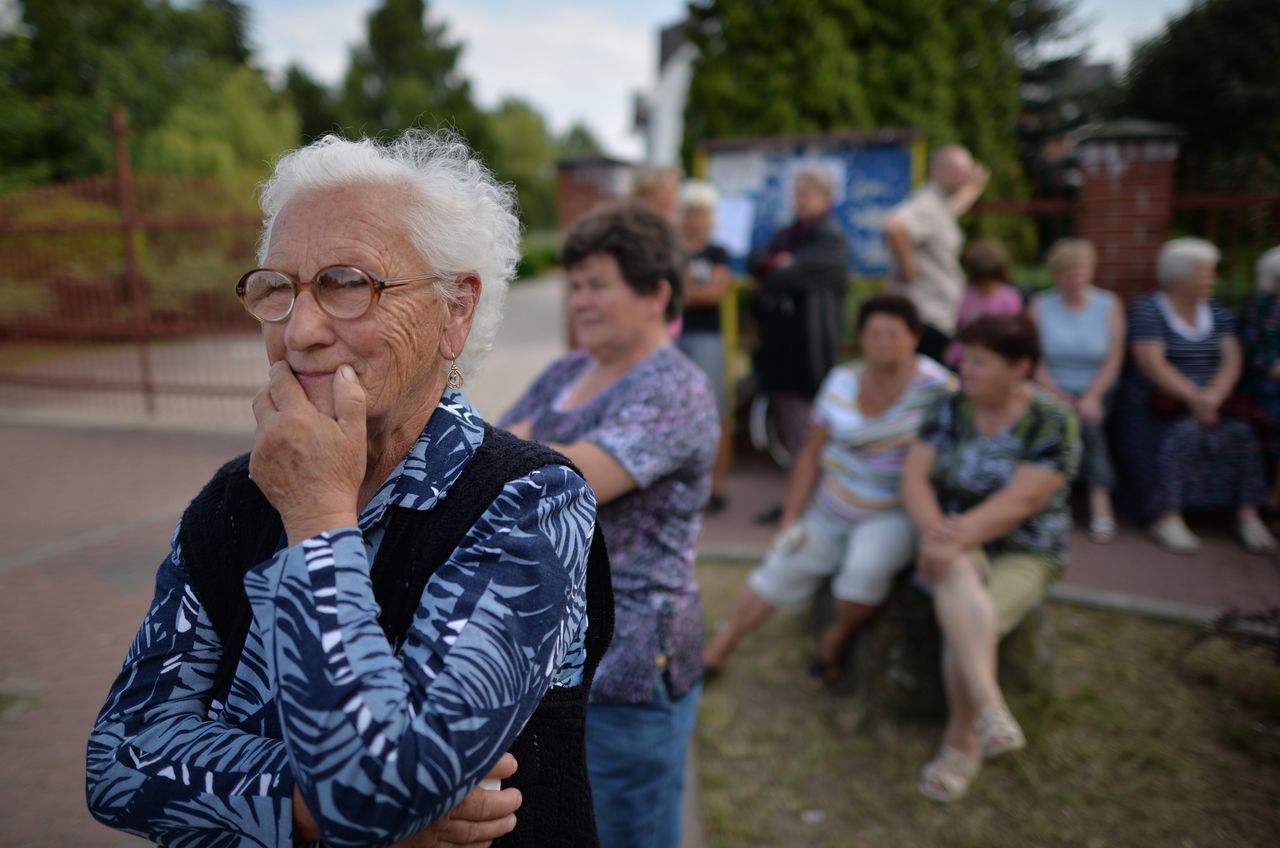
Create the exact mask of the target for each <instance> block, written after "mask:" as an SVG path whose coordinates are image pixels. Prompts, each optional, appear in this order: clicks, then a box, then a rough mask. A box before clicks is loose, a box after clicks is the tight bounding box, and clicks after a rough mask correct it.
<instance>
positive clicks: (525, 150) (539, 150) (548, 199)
mask: <svg viewBox="0 0 1280 848" xmlns="http://www.w3.org/2000/svg"><path fill="white" fill-rule="evenodd" d="M488 122H489V131H490V134H491V137H492V153H491V155H490V161H489V164H490V166H491V167H492V168H493V171H494V173H495V174H496V175H497V176H498V178H499V179H502V180H509V181H511V182H513V183H515V186H516V191H517V193H518V194H519V196H520V212H521V217H522V218H523V219H524V222H525V225H526V226H527V227H529V228H530V229H536V228H540V227H550V226H553V225H554V224H555V216H556V183H555V180H556V174H555V160H556V154H557V152H558V144H557V142H556V139H555V138H554V137H553V136H552V134H551V132H550V130H548V129H547V124H546V122H545V121H544V120H543V118H542V115H541V114H539V113H538V110H537V109H535V108H534V107H533V106H532V105H530V104H529V103H527V102H525V101H523V100H518V99H515V98H508V99H507V100H504V101H502V103H501V104H500V105H499V106H498V108H497V109H495V110H494V111H493V112H491V113H489V116H488Z"/></svg>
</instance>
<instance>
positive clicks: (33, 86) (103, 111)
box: [0, 0, 289, 186]
mask: <svg viewBox="0 0 1280 848" xmlns="http://www.w3.org/2000/svg"><path fill="white" fill-rule="evenodd" d="M245 15H246V13H245V11H244V7H243V6H242V5H241V4H240V3H236V2H231V0H203V2H200V3H196V4H190V5H186V4H184V5H183V6H174V5H172V4H171V3H169V2H167V0H96V2H93V3H84V2H80V0H39V2H27V3H24V4H23V6H22V19H21V23H20V25H19V26H18V27H17V28H16V29H15V30H13V31H12V32H10V33H8V34H6V35H5V36H4V37H3V39H2V40H0V74H2V75H3V76H2V77H0V104H3V105H4V106H5V116H6V121H5V122H4V123H5V124H7V127H6V132H5V137H4V139H3V140H2V141H0V155H3V157H4V159H3V160H2V161H0V165H2V166H3V168H2V169H0V170H3V172H4V173H5V175H6V178H5V184H7V185H8V186H16V185H20V184H29V183H30V182H36V181H43V180H50V179H67V178H70V177H77V176H83V175H88V174H100V173H107V172H109V171H111V170H112V169H113V168H114V163H115V156H114V150H113V147H112V140H111V134H110V129H109V128H110V114H111V110H112V109H113V108H114V107H115V106H117V105H119V106H123V107H124V108H125V110H126V112H127V114H128V117H129V121H130V125H131V128H132V129H133V131H134V133H135V134H136V135H138V136H141V137H142V138H143V139H144V142H145V140H146V138H147V136H148V135H149V134H151V133H155V132H158V131H160V130H161V128H164V131H163V134H164V137H165V139H166V143H165V145H162V146H164V147H166V148H167V149H173V148H174V146H175V145H177V144H178V142H177V134H178V133H179V132H180V129H179V128H181V127H183V126H187V127H190V128H191V132H192V133H193V135H192V136H191V137H190V138H188V139H187V141H186V142H184V143H185V144H186V146H188V147H191V148H194V147H199V146H201V145H203V143H204V142H203V139H202V138H201V137H200V135H201V134H202V133H203V132H204V131H205V130H207V129H208V127H207V126H205V125H204V124H202V123H201V122H195V123H197V124H200V126H199V128H197V127H195V126H194V125H193V121H192V118H191V116H190V115H188V116H187V117H180V118H177V119H175V118H173V112H174V110H175V109H183V108H186V109H188V110H189V109H191V108H193V106H192V104H195V103H205V104H206V105H208V104H210V103H213V102H220V101H218V99H217V98H213V100H212V101H211V100H210V97H211V93H213V92H218V91H221V90H222V89H223V87H224V85H225V84H227V83H228V81H229V80H232V81H233V83H234V84H235V85H239V86H241V88H242V89H244V86H246V85H248V84H249V83H248V82H247V81H246V79H247V78H246V77H245V76H244V73H248V74H252V75H255V76H257V77H258V79H259V81H261V75H260V74H259V73H258V72H257V71H253V70H252V69H249V68H248V67H247V66H246V65H245V64H244V59H245V58H246V57H247V56H248V46H247V44H246V41H245V24H246V17H245ZM242 72H243V73H242ZM233 78H234V80H239V82H235V81H234V80H233ZM261 84H262V85H265V83H261ZM246 90H247V89H246ZM250 102H258V103H261V102H262V101H261V100H258V101H252V100H251V101H250ZM239 105H241V106H243V105H244V103H243V101H242V102H240V104H239ZM271 114H272V115H273V116H274V117H275V118H278V119H281V120H284V121H286V122H287V121H288V120H289V119H288V118H287V117H284V118H281V117H280V113H279V112H278V111H273V112H272V113H271ZM11 116H12V119H11ZM205 118H206V119H207V120H208V121H210V122H214V123H217V122H221V123H220V124H219V125H221V124H227V125H235V124H240V125H242V126H254V125H258V124H259V122H257V121H256V116H255V115H253V114H250V113H246V112H236V111H232V112H225V113H219V114H212V113H211V114H209V115H206V116H205ZM286 125H288V124H287V123H286ZM226 132H227V133H229V134H230V135H235V134H236V133H237V132H240V130H237V129H236V128H235V127H234V126H231V127H229V128H228V129H227V130H226ZM242 141H243V140H242ZM178 146H181V145H178ZM145 147H147V145H146V144H145V143H144V144H143V145H140V146H136V147H135V164H137V165H138V166H140V167H141V168H143V169H145V167H146V165H147V163H146V162H145V161H144V160H143V159H142V158H141V156H140V154H139V153H138V150H139V149H141V148H145ZM152 147H153V148H154V145H152ZM234 149H235V150H238V151H240V152H241V153H247V152H248V151H250V150H253V149H254V145H252V144H247V143H241V144H239V145H238V146H235V148H234ZM276 152H278V151H276ZM259 153H260V151H256V150H255V152H254V153H252V157H253V160H255V161H256V160H258V159H260V158H261V157H260V156H259ZM219 155H221V154H219ZM196 158H202V157H196ZM171 161H172V160H171ZM202 161H205V162H206V163H207V162H208V161H210V160H209V159H208V157H207V156H204V157H203V158H202ZM228 161H230V160H228ZM235 161H236V162H237V163H238V164H240V165H246V162H245V161H244V160H235ZM253 167H255V168H258V169H260V167H261V165H260V163H259V164H257V165H254V166H253ZM215 170H218V171H221V170H222V168H221V166H219V167H218V168H216V169H215Z"/></svg>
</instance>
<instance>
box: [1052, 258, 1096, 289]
mask: <svg viewBox="0 0 1280 848" xmlns="http://www.w3.org/2000/svg"><path fill="white" fill-rule="evenodd" d="M1092 282H1093V265H1092V264H1091V263H1089V262H1075V263H1072V264H1070V265H1063V266H1062V267H1060V268H1058V269H1057V270H1055V271H1054V272H1053V284H1054V285H1055V286H1057V287H1058V288H1060V289H1062V291H1063V292H1064V293H1065V294H1077V293H1079V292H1082V291H1084V290H1085V289H1086V288H1088V287H1089V284H1090V283H1092Z"/></svg>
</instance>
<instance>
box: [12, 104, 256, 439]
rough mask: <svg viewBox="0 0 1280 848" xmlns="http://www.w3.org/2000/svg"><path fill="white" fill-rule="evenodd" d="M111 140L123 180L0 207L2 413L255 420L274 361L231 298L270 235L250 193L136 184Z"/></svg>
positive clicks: (146, 178)
mask: <svg viewBox="0 0 1280 848" xmlns="http://www.w3.org/2000/svg"><path fill="white" fill-rule="evenodd" d="M115 130H116V142H117V171H116V174H115V175H114V176H109V177H95V178H90V179H85V180H80V181H76V182H73V183H67V184H61V185H56V186H45V187H41V188H37V189H32V190H28V191H23V192H17V193H12V194H9V195H6V196H3V197H0V402H2V403H4V404H5V405H8V406H14V405H26V406H30V405H33V404H34V405H37V406H52V407H53V408H55V409H58V408H63V409H65V411H67V412H68V414H74V412H75V410H76V409H80V410H81V411H84V410H86V409H88V408H92V409H93V410H94V411H97V412H102V411H104V410H105V411H107V412H108V413H112V414H119V415H126V416H129V415H134V414H137V415H143V416H147V417H152V418H155V417H173V416H175V415H176V416H179V417H186V418H189V419H191V420H193V421H200V420H201V419H202V418H204V417H206V416H208V415H217V416H218V417H225V414H226V413H225V412H220V411H219V410H220V409H221V408H223V407H225V408H226V409H227V410H230V409H232V408H234V409H236V410H240V409H242V408H247V404H245V403H244V399H245V398H246V397H250V396H252V394H253V393H254V391H256V389H257V386H258V385H259V384H260V382H261V379H262V375H263V373H264V372H265V357H264V356H263V354H262V352H261V342H260V341H258V331H257V324H256V322H254V321H253V320H252V319H251V318H249V317H248V315H246V314H245V313H244V310H243V309H242V308H241V307H240V305H239V303H238V302H237V300H236V298H235V295H234V293H233V288H234V285H235V281H236V279H237V278H238V277H239V275H240V274H241V273H243V272H244V270H245V269H246V268H249V267H252V264H253V259H254V252H255V243H256V239H257V236H258V231H259V227H260V223H261V221H260V216H259V215H258V214H257V213H256V212H255V211H254V209H255V205H254V199H253V184H252V182H249V181H240V182H236V181H231V182H226V181H216V180H204V179H193V178H187V177H174V176H163V175H152V174H137V175H135V174H133V173H132V170H131V168H130V167H129V160H128V155H127V148H126V145H125V135H126V133H125V128H124V126H123V120H122V118H120V117H118V118H117V120H116V126H115ZM235 417H236V415H235V414H234V413H233V414H232V418H235Z"/></svg>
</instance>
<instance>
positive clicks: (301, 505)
mask: <svg viewBox="0 0 1280 848" xmlns="http://www.w3.org/2000/svg"><path fill="white" fill-rule="evenodd" d="M330 384H331V386H332V387H333V410H334V415H333V417H330V416H328V415H325V414H324V413H322V412H320V410H318V409H317V408H316V407H315V405H314V404H312V403H311V401H310V400H309V399H308V398H307V395H306V392H305V391H304V390H303V388H302V386H301V385H300V384H299V383H298V380H297V378H296V377H294V375H293V371H292V370H291V369H290V367H289V365H288V363H286V362H284V361H280V362H277V363H275V364H274V365H272V366H271V375H270V377H269V379H268V380H267V385H266V386H264V387H263V388H262V390H261V391H259V392H258V395H257V397H255V398H254V400H253V414H254V417H255V418H257V421H258V429H257V433H256V434H255V436H254V443H253V454H252V455H251V457H250V459H249V474H250V476H251V477H252V478H253V480H254V482H255V483H257V484H258V488H259V489H261V490H262V493H263V494H264V495H265V496H266V498H267V500H268V501H270V502H271V505H272V506H274V507H275V508H276V511H277V512H279V513H280V518H281V519H282V520H283V522H284V527H285V531H286V533H287V534H288V536H289V544H290V545H296V544H297V543H298V542H301V541H302V540H303V539H308V538H310V537H312V536H314V535H316V534H317V533H321V532H323V531H325V530H333V529H336V528H338V527H354V526H355V524H356V498H357V495H358V493H359V491H360V484H361V482H362V481H363V480H364V474H365V465H366V461H367V460H366V452H367V445H366V441H365V391H364V387H363V386H361V385H360V383H359V381H358V380H357V379H356V375H355V372H354V371H353V370H352V369H351V367H350V366H349V365H343V366H342V367H341V368H339V369H338V371H337V373H335V374H334V377H333V380H331V381H330Z"/></svg>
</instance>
